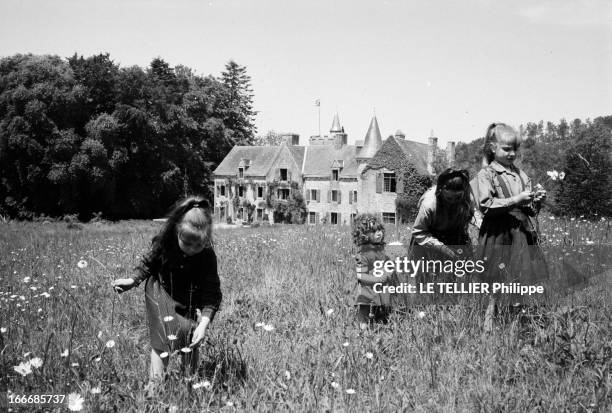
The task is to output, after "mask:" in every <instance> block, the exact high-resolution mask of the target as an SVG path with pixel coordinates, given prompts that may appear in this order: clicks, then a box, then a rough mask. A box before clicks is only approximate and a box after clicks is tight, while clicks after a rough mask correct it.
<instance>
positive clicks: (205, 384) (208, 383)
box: [191, 380, 212, 390]
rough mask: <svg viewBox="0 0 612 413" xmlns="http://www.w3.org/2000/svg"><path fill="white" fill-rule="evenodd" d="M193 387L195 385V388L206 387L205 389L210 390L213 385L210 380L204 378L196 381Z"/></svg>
mask: <svg viewBox="0 0 612 413" xmlns="http://www.w3.org/2000/svg"><path fill="white" fill-rule="evenodd" d="M191 387H193V388H194V389H195V390H197V389H200V388H202V387H204V389H205V390H210V389H211V388H212V385H211V384H210V382H209V381H208V380H204V381H201V382H199V383H194V384H193V385H192V386H191Z"/></svg>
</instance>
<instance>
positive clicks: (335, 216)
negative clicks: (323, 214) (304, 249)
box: [330, 212, 338, 225]
mask: <svg viewBox="0 0 612 413" xmlns="http://www.w3.org/2000/svg"><path fill="white" fill-rule="evenodd" d="M330 218H331V219H330V221H331V223H332V225H338V213H337V212H332V213H331V214H330Z"/></svg>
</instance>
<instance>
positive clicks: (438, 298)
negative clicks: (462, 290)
mask: <svg viewBox="0 0 612 413" xmlns="http://www.w3.org/2000/svg"><path fill="white" fill-rule="evenodd" d="M432 235H433V236H435V237H436V238H437V239H438V240H440V241H441V242H443V243H444V245H446V246H447V247H448V248H450V249H451V250H453V251H454V253H455V254H456V256H457V258H455V259H451V258H450V257H449V256H447V255H446V254H444V253H442V252H441V251H440V250H439V249H437V248H436V247H434V246H429V245H418V244H417V243H416V242H415V241H414V238H413V239H411V241H410V247H409V250H408V259H409V260H412V261H417V260H422V261H423V262H424V263H426V262H434V261H439V262H442V263H444V262H447V261H453V262H454V261H458V260H469V259H472V247H471V245H470V240H469V237H468V236H467V234H465V233H463V232H462V231H454V232H448V233H434V234H432ZM465 282H469V277H466V276H457V275H456V274H455V273H454V272H448V271H444V268H443V267H442V268H436V267H435V266H434V265H431V266H430V268H428V269H427V270H425V271H420V272H419V273H418V274H416V276H415V277H414V280H413V283H414V284H415V285H416V289H417V293H416V294H410V295H409V298H410V300H409V302H408V304H410V305H419V306H420V305H455V304H458V302H459V299H460V295H459V294H452V293H441V292H440V289H439V288H440V287H439V285H440V284H441V283H455V284H462V283H465ZM431 283H433V290H434V293H432V294H429V293H424V291H427V285H428V284H431ZM422 291H423V293H422Z"/></svg>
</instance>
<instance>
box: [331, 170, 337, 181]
mask: <svg viewBox="0 0 612 413" xmlns="http://www.w3.org/2000/svg"><path fill="white" fill-rule="evenodd" d="M337 180H338V170H337V169H332V181H337Z"/></svg>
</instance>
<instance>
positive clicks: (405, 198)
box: [362, 138, 433, 223]
mask: <svg viewBox="0 0 612 413" xmlns="http://www.w3.org/2000/svg"><path fill="white" fill-rule="evenodd" d="M382 168H386V169H388V170H390V171H394V172H395V177H396V193H397V198H396V199H395V212H396V216H397V219H398V220H399V221H400V222H401V223H408V222H412V221H413V220H414V218H416V214H417V212H418V208H417V207H418V202H419V199H420V198H421V196H422V195H423V193H425V191H426V190H427V188H429V187H430V186H431V185H432V183H433V179H432V177H431V176H429V175H424V174H422V173H420V172H419V171H418V170H417V169H416V167H415V166H414V165H413V164H412V162H410V160H408V159H406V156H405V154H404V151H403V150H402V148H400V146H399V145H398V144H397V142H396V141H395V139H391V138H390V139H387V141H386V142H385V144H383V146H382V147H381V148H380V150H379V151H378V153H377V154H376V156H375V157H374V158H372V159H371V160H370V161H369V162H368V165H367V166H366V167H365V168H364V170H363V172H362V175H363V174H365V173H366V171H368V170H378V169H382Z"/></svg>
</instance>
